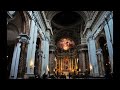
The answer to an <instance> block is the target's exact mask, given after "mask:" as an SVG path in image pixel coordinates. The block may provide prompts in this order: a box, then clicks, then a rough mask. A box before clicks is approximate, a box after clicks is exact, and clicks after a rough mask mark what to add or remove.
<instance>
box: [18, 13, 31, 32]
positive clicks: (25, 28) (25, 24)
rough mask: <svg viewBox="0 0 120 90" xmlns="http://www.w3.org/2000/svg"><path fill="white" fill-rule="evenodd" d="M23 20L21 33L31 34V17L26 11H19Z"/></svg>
mask: <svg viewBox="0 0 120 90" xmlns="http://www.w3.org/2000/svg"><path fill="white" fill-rule="evenodd" d="M19 13H20V15H21V19H22V22H23V25H22V31H21V33H24V34H29V31H30V30H29V19H28V16H27V14H26V12H25V11H19Z"/></svg>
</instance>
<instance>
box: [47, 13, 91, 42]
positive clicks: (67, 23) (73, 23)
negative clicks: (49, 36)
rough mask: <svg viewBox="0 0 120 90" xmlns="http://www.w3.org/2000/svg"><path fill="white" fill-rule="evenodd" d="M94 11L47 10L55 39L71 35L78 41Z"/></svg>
mask: <svg viewBox="0 0 120 90" xmlns="http://www.w3.org/2000/svg"><path fill="white" fill-rule="evenodd" d="M92 12H93V11H45V15H46V18H47V19H48V20H49V21H50V23H51V26H52V29H53V34H54V37H55V41H56V42H57V41H59V40H60V39H61V38H63V37H70V38H72V39H73V40H74V41H75V42H76V43H78V39H79V38H80V33H81V32H82V31H83V30H84V27H85V25H86V23H87V21H88V20H89V19H91V16H92V14H91V13H92Z"/></svg>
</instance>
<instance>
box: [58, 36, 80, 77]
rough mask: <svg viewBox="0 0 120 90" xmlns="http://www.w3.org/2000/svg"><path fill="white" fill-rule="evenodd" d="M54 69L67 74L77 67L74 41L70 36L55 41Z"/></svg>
mask: <svg viewBox="0 0 120 90" xmlns="http://www.w3.org/2000/svg"><path fill="white" fill-rule="evenodd" d="M57 46H58V48H59V49H58V52H57V56H56V71H57V72H59V73H60V74H61V73H64V74H66V75H68V73H73V72H74V71H77V69H78V55H77V52H76V49H75V43H74V41H73V40H72V39H70V38H62V39H60V40H59V41H58V43H57Z"/></svg>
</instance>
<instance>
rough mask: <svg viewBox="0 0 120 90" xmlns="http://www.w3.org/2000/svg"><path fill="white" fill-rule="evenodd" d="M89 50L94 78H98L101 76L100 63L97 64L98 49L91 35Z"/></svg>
mask: <svg viewBox="0 0 120 90" xmlns="http://www.w3.org/2000/svg"><path fill="white" fill-rule="evenodd" d="M88 43H89V45H88V47H89V48H88V49H89V52H88V53H89V60H90V64H91V65H92V69H93V73H92V74H93V76H94V77H97V76H99V72H98V62H97V56H96V47H95V41H94V38H93V36H92V35H90V37H89V38H88Z"/></svg>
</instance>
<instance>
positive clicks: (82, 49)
mask: <svg viewBox="0 0 120 90" xmlns="http://www.w3.org/2000/svg"><path fill="white" fill-rule="evenodd" d="M77 47H78V52H80V51H85V50H88V49H87V48H88V47H87V44H79V45H78V46H77Z"/></svg>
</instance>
